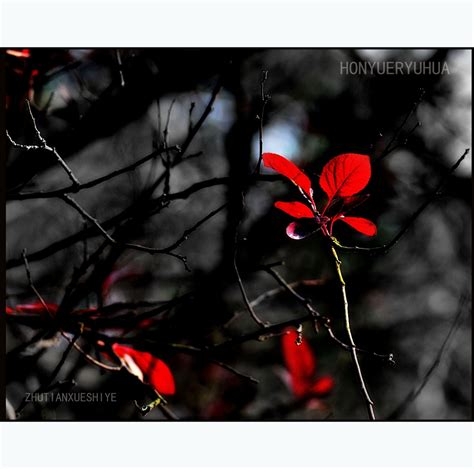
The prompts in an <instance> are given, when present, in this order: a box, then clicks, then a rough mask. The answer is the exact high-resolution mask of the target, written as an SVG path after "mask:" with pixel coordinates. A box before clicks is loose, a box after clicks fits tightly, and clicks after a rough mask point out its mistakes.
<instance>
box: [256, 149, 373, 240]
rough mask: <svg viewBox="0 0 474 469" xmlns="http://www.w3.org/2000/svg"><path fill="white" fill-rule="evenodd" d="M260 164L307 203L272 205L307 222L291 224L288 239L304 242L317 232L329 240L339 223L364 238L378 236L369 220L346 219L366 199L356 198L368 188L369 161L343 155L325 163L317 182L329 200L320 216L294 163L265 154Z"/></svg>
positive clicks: (307, 185) (350, 154)
mask: <svg viewBox="0 0 474 469" xmlns="http://www.w3.org/2000/svg"><path fill="white" fill-rule="evenodd" d="M263 163H264V164H265V166H266V167H268V168H271V169H273V170H275V171H277V172H278V173H280V174H281V175H282V176H285V177H287V178H288V179H289V180H290V181H291V182H293V183H294V184H295V185H296V186H297V187H298V188H299V189H300V191H301V193H302V194H303V196H304V197H305V198H306V201H307V202H308V203H309V205H306V204H304V203H302V202H276V203H275V207H277V208H278V209H280V210H282V211H283V212H285V213H286V214H288V215H290V216H292V217H293V218H297V219H309V220H302V221H298V222H293V223H290V224H289V225H288V227H287V229H286V233H287V234H288V236H289V237H290V238H293V239H302V238H306V237H307V236H309V235H311V234H313V233H314V232H316V231H318V230H321V231H322V233H323V234H324V235H326V236H332V229H333V225H334V222H336V221H339V220H340V221H343V222H345V223H346V224H348V225H349V226H350V227H352V228H354V229H355V230H357V231H359V232H360V233H362V234H364V235H366V236H375V235H376V234H377V227H376V226H375V224H374V223H373V222H371V221H370V220H367V219H366V218H361V217H347V216H346V215H345V214H346V213H347V212H348V211H349V210H351V209H352V208H354V207H355V206H356V205H359V204H360V203H362V202H364V201H365V200H366V198H367V196H366V195H360V194H358V193H359V192H360V191H361V190H362V189H364V188H365V187H366V186H367V184H368V182H369V180H370V176H371V167H370V158H369V157H368V156H367V155H359V154H357V153H344V154H342V155H339V156H336V157H335V158H332V159H331V160H330V161H329V162H328V163H326V165H325V166H324V168H323V170H322V173H321V176H320V178H319V185H320V187H321V189H322V190H323V191H324V192H325V193H326V195H327V197H328V200H327V202H326V205H325V207H324V209H323V210H322V212H319V211H318V210H317V208H316V204H315V203H314V200H313V189H312V188H311V181H310V179H309V178H308V176H306V175H305V174H304V173H303V171H301V170H300V169H299V168H298V167H297V166H296V165H295V164H294V163H292V162H291V161H289V160H287V159H286V158H285V157H283V156H281V155H277V154H276V153H264V154H263ZM356 194H358V195H356Z"/></svg>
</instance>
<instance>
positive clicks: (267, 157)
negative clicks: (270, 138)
mask: <svg viewBox="0 0 474 469" xmlns="http://www.w3.org/2000/svg"><path fill="white" fill-rule="evenodd" d="M262 158H263V164H264V165H265V166H266V167H267V168H271V169H273V170H275V171H276V172H277V173H280V174H281V175H283V176H285V177H287V178H288V179H289V180H290V181H291V182H293V183H294V184H296V185H297V186H298V187H299V188H300V189H301V190H302V191H303V192H304V193H305V194H306V195H307V196H308V197H309V198H310V200H311V201H312V200H313V189H311V181H310V179H309V177H308V176H306V174H305V173H303V171H301V169H300V168H298V166H296V165H295V164H294V163H292V162H291V161H290V160H287V159H286V158H285V157H284V156H280V155H277V154H276V153H264V154H263V155H262Z"/></svg>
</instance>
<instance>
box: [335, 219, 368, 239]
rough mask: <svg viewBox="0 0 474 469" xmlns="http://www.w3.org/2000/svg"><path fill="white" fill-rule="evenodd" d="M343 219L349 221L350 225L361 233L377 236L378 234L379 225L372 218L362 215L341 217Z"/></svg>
mask: <svg viewBox="0 0 474 469" xmlns="http://www.w3.org/2000/svg"><path fill="white" fill-rule="evenodd" d="M338 220H341V221H343V222H345V223H347V224H348V225H349V226H351V227H352V228H354V230H357V231H358V232H359V233H362V234H365V235H366V236H375V235H376V234H377V226H376V225H375V223H372V222H371V221H370V220H367V219H366V218H361V217H340V218H338Z"/></svg>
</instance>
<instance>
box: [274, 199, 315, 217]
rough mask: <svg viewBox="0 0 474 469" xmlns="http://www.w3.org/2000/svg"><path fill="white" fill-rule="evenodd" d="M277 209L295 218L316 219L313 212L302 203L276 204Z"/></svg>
mask: <svg viewBox="0 0 474 469" xmlns="http://www.w3.org/2000/svg"><path fill="white" fill-rule="evenodd" d="M275 207H276V208H278V209H280V210H281V211H283V212H285V213H287V214H288V215H291V216H292V217H295V218H314V213H313V211H312V210H311V209H310V208H309V207H308V206H307V205H305V204H302V203H301V202H275Z"/></svg>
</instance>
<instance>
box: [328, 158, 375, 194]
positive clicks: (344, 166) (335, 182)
mask: <svg viewBox="0 0 474 469" xmlns="http://www.w3.org/2000/svg"><path fill="white" fill-rule="evenodd" d="M370 175H371V168H370V158H369V157H368V156H367V155H359V154H357V153H344V154H342V155H339V156H336V157H335V158H332V159H331V160H329V161H328V162H327V163H326V165H325V166H324V168H323V171H322V173H321V177H320V178H319V185H320V186H321V189H322V190H323V191H324V192H326V194H327V196H328V198H329V200H331V199H333V198H334V197H336V196H337V197H347V196H349V195H354V194H356V193H357V192H360V191H361V190H362V189H363V188H364V187H365V186H366V185H367V184H368V182H369V180H370Z"/></svg>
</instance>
